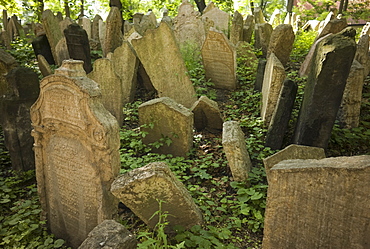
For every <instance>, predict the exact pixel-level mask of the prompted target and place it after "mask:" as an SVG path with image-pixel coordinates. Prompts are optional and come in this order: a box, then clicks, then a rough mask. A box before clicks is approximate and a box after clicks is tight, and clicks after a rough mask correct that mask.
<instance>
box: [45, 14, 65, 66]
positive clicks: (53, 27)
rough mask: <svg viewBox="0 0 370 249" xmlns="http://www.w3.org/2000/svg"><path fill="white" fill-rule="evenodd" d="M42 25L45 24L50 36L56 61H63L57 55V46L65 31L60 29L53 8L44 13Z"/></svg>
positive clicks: (47, 35) (47, 34) (46, 31)
mask: <svg viewBox="0 0 370 249" xmlns="http://www.w3.org/2000/svg"><path fill="white" fill-rule="evenodd" d="M42 25H43V26H44V29H45V33H46V37H47V38H48V41H49V44H50V48H51V53H52V54H53V57H54V61H55V62H56V63H59V62H61V61H59V60H58V58H59V56H58V55H57V51H56V46H57V44H58V42H59V41H60V40H61V39H62V38H63V33H62V31H61V30H60V27H59V21H58V19H57V18H56V17H55V16H54V14H53V12H52V11H51V10H45V11H44V12H43V13H42ZM58 65H60V64H58Z"/></svg>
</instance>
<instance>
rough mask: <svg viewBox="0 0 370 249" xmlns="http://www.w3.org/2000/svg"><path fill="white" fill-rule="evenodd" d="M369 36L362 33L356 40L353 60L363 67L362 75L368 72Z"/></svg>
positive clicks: (369, 58) (369, 56) (369, 71)
mask: <svg viewBox="0 0 370 249" xmlns="http://www.w3.org/2000/svg"><path fill="white" fill-rule="evenodd" d="M369 46H370V38H369V35H362V36H361V37H360V39H359V40H358V42H357V49H356V54H355V60H357V61H358V62H359V63H360V64H361V65H362V66H363V67H364V77H366V76H367V75H369V73H370V53H369Z"/></svg>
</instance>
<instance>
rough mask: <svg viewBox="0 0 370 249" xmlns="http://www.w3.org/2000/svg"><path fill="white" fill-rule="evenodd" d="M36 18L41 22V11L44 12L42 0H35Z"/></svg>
mask: <svg viewBox="0 0 370 249" xmlns="http://www.w3.org/2000/svg"><path fill="white" fill-rule="evenodd" d="M37 2H38V5H37V19H38V21H40V22H41V19H42V12H44V0H37Z"/></svg>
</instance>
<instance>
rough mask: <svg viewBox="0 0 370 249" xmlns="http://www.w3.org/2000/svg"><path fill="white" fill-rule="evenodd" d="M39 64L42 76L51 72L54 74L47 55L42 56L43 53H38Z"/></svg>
mask: <svg viewBox="0 0 370 249" xmlns="http://www.w3.org/2000/svg"><path fill="white" fill-rule="evenodd" d="M37 65H38V66H39V69H40V72H41V74H42V76H44V77H46V76H48V75H50V74H53V72H52V71H51V68H50V65H49V63H48V62H47V60H46V59H45V57H44V56H42V55H41V54H39V55H37Z"/></svg>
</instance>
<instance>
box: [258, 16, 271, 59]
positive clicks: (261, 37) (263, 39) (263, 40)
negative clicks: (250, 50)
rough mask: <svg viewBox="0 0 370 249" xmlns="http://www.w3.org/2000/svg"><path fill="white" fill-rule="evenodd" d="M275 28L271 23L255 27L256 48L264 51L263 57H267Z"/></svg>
mask: <svg viewBox="0 0 370 249" xmlns="http://www.w3.org/2000/svg"><path fill="white" fill-rule="evenodd" d="M272 31H273V28H272V26H271V24H269V23H261V24H256V25H255V26H254V39H255V42H254V47H255V48H256V49H261V50H262V55H263V56H264V57H266V56H267V49H268V46H269V44H270V38H271V34H272Z"/></svg>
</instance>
